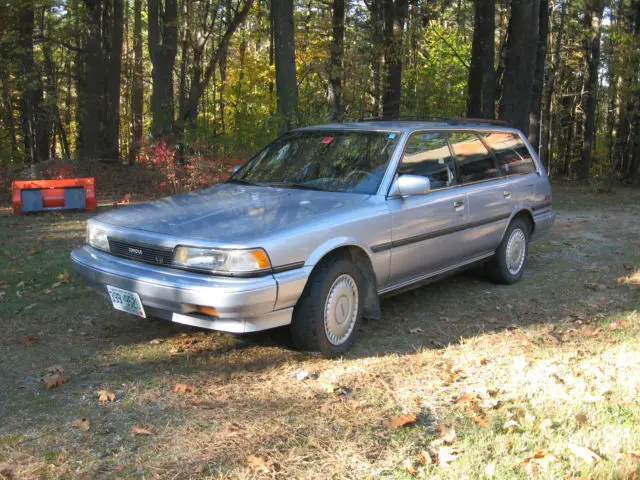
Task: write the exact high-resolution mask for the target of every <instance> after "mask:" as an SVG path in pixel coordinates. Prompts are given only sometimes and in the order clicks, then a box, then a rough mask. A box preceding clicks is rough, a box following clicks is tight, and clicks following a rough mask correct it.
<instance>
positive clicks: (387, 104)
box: [382, 0, 409, 119]
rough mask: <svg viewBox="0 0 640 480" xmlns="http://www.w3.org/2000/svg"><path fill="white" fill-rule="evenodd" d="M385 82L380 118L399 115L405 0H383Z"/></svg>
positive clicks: (406, 9)
mask: <svg viewBox="0 0 640 480" xmlns="http://www.w3.org/2000/svg"><path fill="white" fill-rule="evenodd" d="M382 7H383V13H384V44H385V50H384V64H385V82H384V92H383V97H382V118H384V119H394V118H399V117H400V106H401V101H402V39H403V31H404V23H405V20H406V19H407V14H408V12H409V3H408V1H407V0H395V1H394V0H383V2H382Z"/></svg>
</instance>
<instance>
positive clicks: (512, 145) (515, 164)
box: [483, 132, 536, 175]
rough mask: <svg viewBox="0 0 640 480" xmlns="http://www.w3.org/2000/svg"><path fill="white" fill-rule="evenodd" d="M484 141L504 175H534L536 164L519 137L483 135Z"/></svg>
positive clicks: (494, 134)
mask: <svg viewBox="0 0 640 480" xmlns="http://www.w3.org/2000/svg"><path fill="white" fill-rule="evenodd" d="M483 137H484V140H485V142H486V143H487V145H489V147H490V148H491V149H492V150H493V151H494V152H495V154H496V157H497V158H498V165H499V166H500V168H501V169H502V171H503V172H504V174H505V175H524V174H527V173H534V172H535V171H536V164H535V162H534V160H533V157H532V156H531V153H529V149H528V148H527V146H526V145H525V143H524V142H523V141H522V139H521V138H520V136H519V135H515V134H513V133H508V132H491V133H484V134H483Z"/></svg>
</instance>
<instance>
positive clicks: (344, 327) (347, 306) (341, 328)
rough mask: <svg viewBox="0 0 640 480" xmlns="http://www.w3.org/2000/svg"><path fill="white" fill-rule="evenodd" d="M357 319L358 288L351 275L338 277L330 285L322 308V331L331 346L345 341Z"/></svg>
mask: <svg viewBox="0 0 640 480" xmlns="http://www.w3.org/2000/svg"><path fill="white" fill-rule="evenodd" d="M357 317H358V286H357V285H356V282H355V280H354V279H353V277H351V275H348V274H346V273H344V274H342V275H340V276H339V277H338V278H336V280H335V281H334V282H333V285H331V288H330V289H329V294H328V295H327V301H326V303H325V306H324V331H325V333H326V334H327V339H328V340H329V341H330V342H331V343H332V344H333V345H342V344H343V343H344V342H346V341H347V339H348V338H349V336H350V335H351V332H352V331H353V328H354V327H355V324H356V318H357Z"/></svg>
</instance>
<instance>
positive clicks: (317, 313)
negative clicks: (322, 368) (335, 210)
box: [291, 256, 366, 358]
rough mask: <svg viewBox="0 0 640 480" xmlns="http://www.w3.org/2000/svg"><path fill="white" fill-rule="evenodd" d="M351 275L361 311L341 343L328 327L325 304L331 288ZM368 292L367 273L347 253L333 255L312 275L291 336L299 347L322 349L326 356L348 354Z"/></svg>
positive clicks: (292, 327)
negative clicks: (365, 276) (365, 279)
mask: <svg viewBox="0 0 640 480" xmlns="http://www.w3.org/2000/svg"><path fill="white" fill-rule="evenodd" d="M343 275H347V276H348V277H350V278H351V279H352V280H353V281H354V282H355V285H356V287H357V294H358V295H357V302H355V301H354V302H353V303H357V311H356V312H357V313H356V315H355V320H354V321H353V322H350V324H351V323H353V327H352V328H351V329H350V332H347V333H345V336H346V335H347V334H348V337H347V338H346V339H344V340H342V341H341V342H340V343H339V344H337V345H336V344H335V343H333V342H332V341H331V340H330V339H329V337H328V334H327V329H326V328H325V307H326V305H327V297H328V295H329V292H330V290H331V288H332V287H333V286H334V283H335V282H336V280H338V278H340V277H342V278H345V277H343ZM365 293H366V288H365V281H364V276H363V275H362V272H361V271H360V269H359V268H358V267H357V266H356V265H355V264H354V263H353V262H352V261H351V259H349V258H347V257H346V256H340V257H333V258H329V259H327V260H324V261H323V262H322V263H320V264H319V265H318V266H317V267H316V269H315V270H314V271H313V273H312V274H311V277H310V278H309V281H308V282H307V285H306V287H305V289H304V292H303V293H302V296H301V297H300V299H299V300H298V303H297V304H296V306H295V308H294V310H293V318H292V322H291V337H292V339H293V343H294V345H295V346H296V348H298V349H300V350H305V351H311V352H321V353H322V354H323V355H324V356H325V357H329V358H331V357H335V356H338V355H341V354H343V353H345V352H346V351H347V350H349V348H351V346H352V345H353V342H354V340H355V337H356V332H357V331H358V327H359V325H360V322H361V321H362V312H363V310H364V297H365Z"/></svg>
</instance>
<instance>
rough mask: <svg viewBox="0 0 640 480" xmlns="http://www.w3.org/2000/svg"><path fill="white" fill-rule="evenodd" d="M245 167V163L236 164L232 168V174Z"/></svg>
mask: <svg viewBox="0 0 640 480" xmlns="http://www.w3.org/2000/svg"><path fill="white" fill-rule="evenodd" d="M242 167H243V165H234V166H233V168H232V169H231V175H233V174H234V173H236V172H237V171H238V170H240V169H241V168H242Z"/></svg>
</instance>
